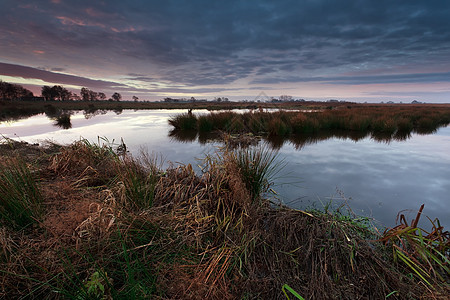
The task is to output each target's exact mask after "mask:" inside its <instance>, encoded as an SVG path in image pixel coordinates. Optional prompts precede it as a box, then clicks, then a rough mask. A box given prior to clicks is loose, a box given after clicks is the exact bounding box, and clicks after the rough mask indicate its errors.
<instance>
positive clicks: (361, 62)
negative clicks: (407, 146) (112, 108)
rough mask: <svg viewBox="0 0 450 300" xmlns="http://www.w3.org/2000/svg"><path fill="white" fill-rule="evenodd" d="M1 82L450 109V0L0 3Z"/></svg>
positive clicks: (155, 96) (127, 93)
mask: <svg viewBox="0 0 450 300" xmlns="http://www.w3.org/2000/svg"><path fill="white" fill-rule="evenodd" d="M0 80H3V81H6V82H10V83H17V84H21V85H23V86H25V87H27V88H29V89H31V90H32V91H33V92H34V93H35V94H36V95H39V94H40V90H41V87H42V86H43V85H50V86H52V85H55V84H58V85H62V86H64V87H66V88H68V89H69V90H72V91H74V92H76V93H78V94H79V91H80V89H81V87H87V88H89V89H92V90H94V91H97V92H104V93H105V94H106V95H107V96H108V97H109V96H110V95H111V94H113V93H114V92H119V93H121V94H122V96H123V98H124V99H131V97H132V96H137V97H138V98H139V99H140V100H152V101H155V100H161V99H163V98H164V97H174V98H182V97H186V98H190V97H195V98H197V99H209V100H211V99H214V98H215V97H227V98H229V99H230V100H244V99H245V100H255V99H257V96H258V94H260V93H261V92H262V91H263V92H264V93H265V94H267V95H268V96H269V97H276V98H277V97H279V96H280V95H290V96H293V97H294V98H301V99H306V100H327V99H338V100H348V101H356V102H365V101H367V102H380V101H394V102H400V101H402V102H411V101H412V100H418V101H424V102H434V103H440V102H446V103H448V102H450V1H447V0H426V1H425V0H397V1H392V0H389V1H385V0H377V1H373V0H357V1H356V0H354V1H347V0H293V1H284V0H278V1H272V0H270V1H266V0H257V1H252V0H248V1H234V0H227V1H214V0H190V1H175V0H162V1H153V0H152V1H150V0H148V1H144V0H141V1H138V0H127V1H123V0H108V1H96V0H88V1H84V0H76V1H75V0H70V1H69V0H41V1H31V0H30V1H27V0H0ZM262 100H264V99H262Z"/></svg>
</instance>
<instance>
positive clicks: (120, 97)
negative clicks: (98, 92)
mask: <svg viewBox="0 0 450 300" xmlns="http://www.w3.org/2000/svg"><path fill="white" fill-rule="evenodd" d="M111 98H112V99H113V100H114V101H120V100H121V99H122V95H121V94H119V93H114V94H113V95H112V96H111Z"/></svg>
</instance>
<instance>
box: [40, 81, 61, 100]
mask: <svg viewBox="0 0 450 300" xmlns="http://www.w3.org/2000/svg"><path fill="white" fill-rule="evenodd" d="M41 95H42V97H44V98H45V100H46V101H51V100H55V98H56V96H57V91H56V89H55V88H54V87H53V88H52V87H50V86H48V85H44V86H43V87H42V89H41Z"/></svg>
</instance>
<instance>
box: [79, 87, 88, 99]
mask: <svg viewBox="0 0 450 300" xmlns="http://www.w3.org/2000/svg"><path fill="white" fill-rule="evenodd" d="M89 92H90V90H89V89H88V88H85V87H83V88H81V91H80V96H81V100H83V101H89V95H90V93H89Z"/></svg>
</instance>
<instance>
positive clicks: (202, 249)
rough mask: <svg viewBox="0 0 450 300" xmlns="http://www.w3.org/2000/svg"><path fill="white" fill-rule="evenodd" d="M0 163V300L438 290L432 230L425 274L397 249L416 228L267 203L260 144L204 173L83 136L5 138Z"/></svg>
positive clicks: (213, 162) (426, 294) (270, 162)
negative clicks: (41, 141) (29, 140)
mask: <svg viewBox="0 0 450 300" xmlns="http://www.w3.org/2000/svg"><path fill="white" fill-rule="evenodd" d="M122 150H123V148H122ZM0 156H1V163H0V165H1V168H0V170H1V171H0V176H3V177H2V179H3V180H2V181H1V182H2V184H1V185H0V187H1V188H2V189H3V190H2V191H3V192H2V193H1V195H2V196H0V197H1V202H0V203H1V205H0V207H1V210H0V211H1V213H2V219H1V220H2V221H1V222H2V223H1V228H0V243H1V247H0V261H1V264H0V265H1V267H0V280H1V282H2V285H1V288H2V290H1V291H0V293H1V294H0V295H1V297H3V298H19V297H30V298H41V297H48V298H83V299H84V298H87V297H92V298H113V299H117V298H127V299H130V298H131V299H135V298H138V299H139V298H144V297H154V298H160V299H174V298H175V299H176V298H203V299H204V298H208V299H210V298H211V299H217V298H226V299H236V298H237V299H239V298H247V299H254V298H263V299H286V298H285V295H284V293H283V286H284V290H285V291H286V292H287V293H289V291H287V286H288V287H290V288H292V289H293V290H294V291H296V292H297V293H299V294H300V295H301V296H303V297H304V298H305V299H310V298H312V299H319V298H320V299H323V298H329V299H338V298H339V299H357V298H373V299H380V298H384V297H387V296H389V298H391V299H409V298H416V299H417V298H432V297H440V296H441V297H444V296H445V295H446V293H448V291H449V289H448V285H446V284H445V282H447V284H448V280H449V277H448V249H449V237H448V233H444V232H443V229H442V228H440V229H439V228H438V227H436V233H434V234H430V235H428V236H427V237H425V235H424V236H423V238H422V239H421V240H420V239H419V242H420V241H421V242H423V243H425V244H427V243H428V242H429V241H431V245H432V246H431V248H427V249H429V253H431V254H433V255H434V256H435V257H436V255H438V254H437V253H441V254H442V255H443V257H444V258H442V259H444V263H442V266H439V264H438V263H437V261H439V260H437V261H436V260H433V259H429V261H430V264H429V265H427V263H426V262H425V261H423V260H421V258H420V256H418V257H416V256H415V254H416V253H419V252H418V250H417V249H416V248H410V247H412V246H407V245H404V246H402V242H401V241H406V239H408V238H409V240H408V242H407V243H408V244H411V241H413V240H414V237H419V236H420V235H417V234H418V228H417V224H414V223H411V224H410V225H408V224H405V223H406V222H403V223H402V224H403V227H402V226H401V227H399V228H394V229H393V230H391V231H387V232H386V233H385V234H384V235H381V234H380V233H378V232H377V231H376V230H375V229H374V228H372V227H370V225H369V224H367V223H365V222H364V220H361V219H359V218H357V217H355V216H352V215H351V214H349V213H345V212H342V211H341V212H317V211H299V210H292V209H289V208H286V207H277V206H274V205H271V203H270V202H269V200H267V199H265V198H264V197H262V195H263V193H264V192H265V191H267V189H268V188H270V179H271V175H273V174H274V173H275V172H276V170H277V167H278V165H277V160H276V157H274V153H272V152H270V151H268V150H265V149H260V150H259V151H256V152H255V151H253V150H235V151H232V150H225V149H224V150H223V151H222V152H220V153H218V155H217V156H210V157H206V158H205V160H204V168H203V173H202V174H195V173H194V171H193V169H192V167H191V166H190V165H181V166H173V167H171V168H169V169H166V170H162V169H161V168H160V167H159V163H160V162H158V161H157V160H156V159H154V158H152V157H149V156H148V155H147V156H146V155H144V156H142V157H140V158H136V157H131V156H129V155H127V154H126V153H119V154H118V153H117V152H116V151H115V149H113V148H111V147H109V146H108V145H106V146H101V145H96V144H91V143H89V142H87V141H79V142H76V143H73V144H72V145H69V146H64V147H62V146H58V145H54V144H48V145H45V146H41V147H40V146H37V145H29V144H25V143H19V142H14V141H11V140H3V141H2V144H1V147H0ZM6 178H8V180H6ZM24 203H25V205H24ZM10 204H11V205H10ZM12 204H14V205H12ZM417 219H418V218H416V220H417ZM412 243H414V242H412ZM433 245H434V246H433ZM439 247H441V248H439ZM398 249H400V250H398ZM430 249H431V250H430ZM433 249H434V250H433ZM398 251H400V252H398ZM392 253H397V258H395V257H394V256H392ZM398 253H403V256H402V254H398ZM421 253H422V254H423V253H425V254H426V253H427V252H426V251H425V252H421ZM405 257H406V258H405ZM402 258H403V259H402ZM408 258H409V259H410V260H408ZM411 259H414V260H413V261H412V264H411ZM442 259H441V260H442ZM405 261H406V262H409V263H410V266H412V267H415V269H416V271H417V272H415V271H414V270H413V269H411V267H410V266H408V264H406V263H405ZM417 267H420V268H421V269H426V271H424V272H422V271H420V270H417ZM446 268H447V269H446ZM286 285H287V286H286ZM289 296H290V297H291V299H293V298H294V297H295V296H293V295H292V294H289Z"/></svg>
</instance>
